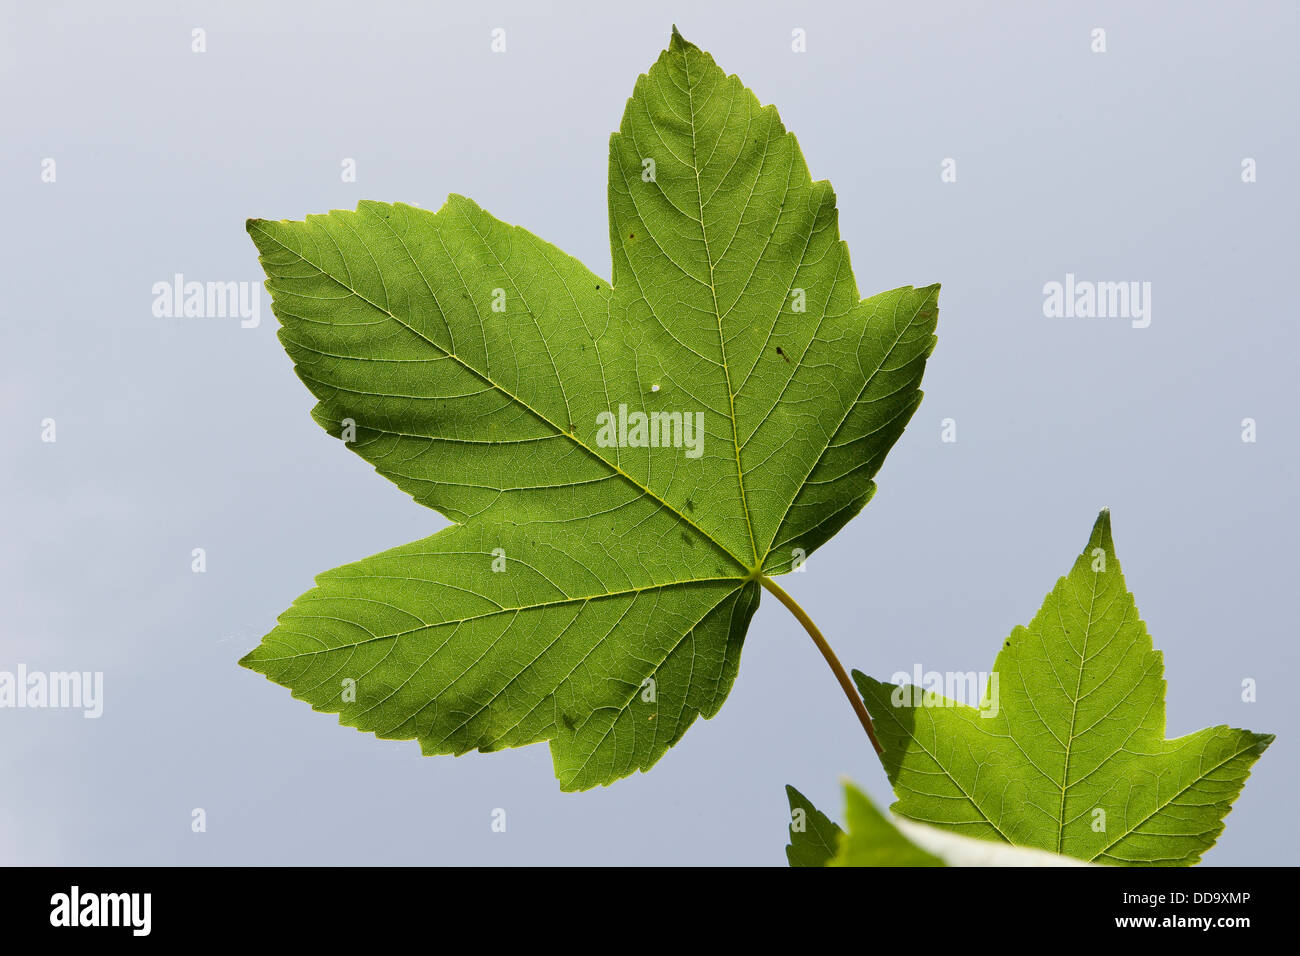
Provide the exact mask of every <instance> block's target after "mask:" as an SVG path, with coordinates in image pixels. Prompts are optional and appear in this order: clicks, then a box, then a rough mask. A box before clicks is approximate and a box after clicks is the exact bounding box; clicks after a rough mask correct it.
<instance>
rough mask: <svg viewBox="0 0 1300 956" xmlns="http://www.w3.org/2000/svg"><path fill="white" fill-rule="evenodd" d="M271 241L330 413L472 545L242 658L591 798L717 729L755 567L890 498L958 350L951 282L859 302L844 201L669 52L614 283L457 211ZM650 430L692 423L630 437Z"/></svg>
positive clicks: (450, 544) (612, 161)
mask: <svg viewBox="0 0 1300 956" xmlns="http://www.w3.org/2000/svg"><path fill="white" fill-rule="evenodd" d="M248 231H249V234H250V235H251V237H252V239H253V241H254V243H255V244H256V245H257V249H258V252H259V253H260V256H261V261H262V264H263V267H264V268H265V270H266V273H267V276H268V281H267V287H268V289H269V290H270V292H271V297H272V305H273V308H274V311H275V315H276V317H277V318H278V319H279V321H280V323H281V326H282V327H281V329H280V339H281V341H282V342H283V344H284V346H285V349H286V350H287V351H288V352H289V354H290V356H291V357H292V359H293V361H294V366H295V369H296V371H297V373H298V375H299V377H300V378H301V379H302V381H303V382H304V383H305V384H306V386H307V387H308V389H310V390H311V392H312V394H313V395H314V396H315V397H316V399H317V400H318V403H317V405H316V406H315V409H314V410H313V416H314V417H315V419H316V421H317V422H319V423H320V424H321V425H322V427H324V428H325V429H326V430H327V431H328V432H329V433H330V434H331V435H334V436H337V437H340V438H343V439H344V440H345V441H347V443H348V447H349V448H350V449H351V450H352V451H354V452H356V453H357V454H358V455H360V456H361V457H362V458H364V459H365V460H366V461H368V462H370V463H371V464H372V465H374V467H375V468H376V470H377V471H379V473H380V474H382V475H384V476H385V477H387V478H389V479H390V480H391V481H393V482H394V483H395V484H396V485H397V486H398V487H399V488H401V489H403V490H404V491H406V492H408V493H409V494H411V495H412V496H413V497H414V498H415V499H416V500H417V501H418V502H420V503H421V504H424V505H427V506H428V507H430V508H434V509H437V510H438V511H440V512H441V513H443V514H445V515H447V516H448V517H449V518H451V519H452V520H453V521H455V522H459V524H457V525H456V526H454V527H452V528H449V529H447V530H444V531H442V532H440V533H438V534H435V535H433V536H431V537H427V538H424V539H423V540H420V541H416V542H414V543H412V544H407V545H404V546H402V547H399V548H394V549H393V550H390V551H386V552H384V553H382V554H379V555H375V556H373V557H369V558H366V559H364V560H362V561H358V562H356V563H354V564H350V565H347V566H345V567H342V568H337V569H335V570H333V571H329V572H327V573H325V574H322V575H320V576H319V577H318V579H317V587H316V588H315V589H313V590H311V591H308V592H307V593H306V594H304V595H302V596H300V597H299V598H298V599H297V600H296V601H295V602H294V604H293V606H292V607H291V608H290V609H289V610H287V611H286V612H285V613H284V614H283V615H281V618H280V621H279V624H278V626H277V627H276V628H275V629H274V630H273V631H271V633H269V634H268V635H267V636H266V637H265V638H264V639H263V642H262V644H261V645H260V646H259V647H257V648H256V649H254V650H253V651H252V652H251V653H250V654H248V655H247V656H246V657H245V658H244V659H243V660H242V661H241V663H242V664H244V666H246V667H249V668H252V669H253V670H255V671H258V672H259V673H262V674H264V675H266V676H267V677H268V678H270V679H271V680H273V681H275V682H276V683H279V684H282V685H284V686H286V687H288V688H290V689H291V690H292V692H293V694H294V696H296V697H299V698H301V699H303V700H306V701H307V702H309V703H310V704H311V706H312V707H313V708H315V709H317V710H321V711H326V712H329V713H336V714H338V715H339V720H340V722H341V723H343V724H346V725H348V726H353V727H356V728H358V729H360V730H364V731H368V732H372V733H374V734H376V735H377V736H379V737H383V738H390V739H411V738H414V739H417V740H419V742H420V745H421V748H422V749H423V751H424V752H425V753H428V754H435V753H436V754H460V753H465V752H467V751H471V750H480V751H490V750H499V749H501V748H504V747H517V746H523V745H525V744H531V743H536V742H540V741H549V742H550V745H551V752H552V756H553V758H554V763H555V772H556V775H557V777H558V778H559V780H560V784H561V786H562V787H563V788H564V789H566V790H581V789H586V788H588V787H593V786H596V785H598V784H607V783H610V782H611V781H613V780H616V779H618V778H620V777H623V776H626V775H627V774H629V773H632V772H634V771H636V770H638V769H640V770H645V769H647V768H649V767H650V766H651V765H652V764H653V763H654V762H655V761H656V760H658V759H659V758H660V757H661V756H662V755H663V754H664V753H665V751H666V750H667V749H668V748H669V747H671V746H672V745H673V744H675V743H676V742H677V741H678V740H679V739H680V738H681V736H682V735H683V734H684V733H685V732H686V730H687V728H688V727H689V726H690V725H691V723H692V722H693V721H694V720H695V718H696V717H697V716H703V717H706V718H707V717H711V716H713V715H714V714H715V713H717V711H718V709H719V708H720V707H721V706H722V703H723V701H724V699H725V698H726V696H727V693H728V691H729V690H730V688H731V684H732V682H733V680H734V679H735V676H736V669H737V666H738V663H739V657H740V649H741V645H742V643H743V640H744V636H745V632H746V628H747V627H748V623H749V620H750V617H751V616H752V615H753V613H754V611H755V609H756V608H757V606H758V596H759V587H760V586H759V583H758V580H759V577H760V576H761V575H763V574H781V573H784V572H786V571H788V570H789V569H790V567H791V565H792V562H793V561H794V560H795V558H796V556H797V555H798V554H800V553H802V555H805V556H806V555H809V554H811V553H812V552H813V551H814V550H815V549H816V548H817V547H818V546H820V545H821V544H822V543H824V542H825V541H826V540H827V539H829V538H830V537H831V536H832V535H833V534H834V533H835V532H836V531H838V530H839V529H840V528H841V527H842V526H843V525H844V523H845V522H846V521H848V520H849V519H850V518H851V517H852V516H853V515H854V514H856V513H857V512H858V511H859V510H860V509H861V508H862V507H863V505H865V504H866V502H867V501H868V499H870V498H871V496H872V494H873V493H874V491H875V483H874V481H873V478H874V476H875V474H876V472H877V471H878V469H879V468H880V465H881V463H882V461H883V460H884V457H885V455H886V453H887V452H888V451H889V449H890V448H891V447H892V446H893V444H894V442H895V441H896V440H897V439H898V437H899V435H900V434H901V433H902V430H903V427H904V426H905V425H906V424H907V422H908V420H909V419H910V418H911V415H912V413H913V412H914V411H915V410H916V407H917V404H918V403H919V402H920V400H921V393H920V391H919V388H918V386H919V383H920V379H921V374H922V371H923V370H924V367H925V362H926V358H927V357H928V356H929V354H930V351H931V349H932V348H933V346H934V329H935V320H936V315H937V312H938V309H937V304H936V302H937V296H938V287H937V286H932V287H929V288H924V289H913V288H910V287H907V288H901V289H896V290H894V291H892V292H885V293H882V294H880V295H877V296H873V297H871V298H868V299H862V298H861V297H860V295H859V293H858V287H857V283H856V281H855V280H854V277H853V271H852V268H851V266H850V263H849V254H848V249H847V247H846V246H845V244H844V242H843V241H842V240H841V239H840V236H839V228H838V214H837V212H836V208H835V196H834V193H833V192H832V190H831V188H830V186H829V184H827V183H826V182H817V181H814V180H813V179H812V177H811V175H810V174H809V172H808V167H807V165H806V164H805V162H804V158H803V155H802V153H801V152H800V150H799V146H798V143H797V142H796V141H795V138H794V136H793V135H791V134H790V133H789V132H787V131H786V129H785V127H784V126H783V125H782V123H781V120H780V118H779V117H778V116H777V113H776V110H775V109H773V108H772V107H770V106H768V107H764V106H761V105H760V104H759V102H758V100H757V99H756V98H755V97H754V95H753V94H752V93H751V92H750V91H749V90H747V89H745V87H744V86H743V85H742V84H741V82H740V81H739V80H738V79H737V78H736V77H734V76H727V75H726V74H725V73H724V72H723V71H722V70H721V69H719V68H718V66H717V64H715V63H714V62H713V59H712V57H710V56H709V55H708V54H707V53H704V52H702V51H701V50H700V49H699V48H698V47H696V46H694V45H693V44H691V43H688V42H686V41H685V40H684V39H683V38H682V37H681V35H680V34H678V33H676V32H675V31H674V34H673V37H672V40H671V42H670V45H669V48H668V50H666V51H665V52H664V53H663V54H662V55H661V56H660V57H659V60H658V62H657V63H655V65H654V66H653V67H652V68H651V69H650V71H649V73H648V74H646V75H643V76H641V77H640V78H639V79H638V80H637V83H636V87H635V89H634V91H633V94H632V97H631V98H630V99H629V100H628V102H627V107H626V110H625V112H624V116H623V120H622V123H621V125H620V127H619V130H618V132H617V133H615V134H614V135H613V137H612V138H611V139H610V149H609V235H610V242H611V252H612V255H613V283H612V285H611V283H610V282H608V281H606V280H605V279H602V278H601V277H599V276H597V275H596V274H594V273H593V272H591V271H590V270H589V269H587V268H586V267H585V266H584V265H582V264H581V263H580V262H578V261H577V260H575V259H573V258H572V257H570V256H568V255H566V254H565V253H563V252H561V251H560V250H559V249H557V248H556V247H555V246H553V245H551V244H549V243H547V242H545V241H543V240H541V239H539V238H538V237H536V236H535V235H533V234H532V233H529V232H527V231H525V230H524V229H521V228H519V227H516V226H511V225H508V224H506V223H504V222H502V221H501V220H499V219H497V218H495V217H493V216H492V215H490V214H489V213H487V212H486V211H484V210H483V209H482V208H480V207H479V206H478V205H476V204H475V203H474V202H472V201H470V200H468V199H465V198H463V197H459V196H452V197H451V198H449V199H448V201H447V203H446V205H445V206H443V208H442V209H441V210H439V211H438V212H436V213H434V212H429V211H426V210H423V209H417V208H415V207H412V206H407V205H402V204H396V205H388V204H385V203H377V202H362V203H361V204H360V205H359V206H358V208H357V209H356V211H355V212H344V211H335V212H331V213H330V214H328V215H323V216H309V217H307V219H306V221H305V222H289V221H279V222H272V221H266V220H256V219H255V220H250V221H249V223H248ZM624 411H626V412H627V413H628V414H629V415H630V414H638V415H650V414H661V415H665V416H673V415H676V416H677V419H676V424H675V427H674V424H673V422H672V420H671V418H666V419H664V421H665V422H667V424H665V425H664V426H663V429H667V430H668V431H667V433H666V434H665V436H664V437H665V439H667V440H665V441H663V442H660V443H659V444H653V443H650V442H641V441H639V440H636V439H634V437H633V434H634V433H633V432H632V431H631V430H630V429H628V428H626V427H620V428H619V429H618V432H619V436H618V437H619V440H618V441H613V442H611V441H608V440H606V439H608V438H609V437H610V435H609V433H608V431H606V430H605V428H606V425H607V424H608V419H605V420H604V422H603V421H602V416H614V417H616V418H618V419H621V420H624V421H626V419H624V417H623V413H624ZM696 416H698V418H697V417H696ZM688 421H689V422H690V423H691V424H694V422H695V421H699V422H701V425H700V427H699V429H698V430H695V431H694V436H693V437H695V438H698V439H700V442H701V444H699V445H698V447H695V446H693V445H691V444H690V443H689V442H687V441H686V440H685V435H684V427H685V424H686V423H687V422H688ZM661 430H662V429H658V430H657V431H661ZM669 435H671V436H672V437H671V438H669V437H668V436H669ZM641 437H643V438H644V437H646V436H644V435H643V436H641Z"/></svg>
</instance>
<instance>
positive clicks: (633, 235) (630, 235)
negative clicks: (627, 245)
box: [627, 232, 636, 239]
mask: <svg viewBox="0 0 1300 956" xmlns="http://www.w3.org/2000/svg"><path fill="white" fill-rule="evenodd" d="M627 237H628V238H629V239H635V238H636V233H635V232H630V233H628V236H627Z"/></svg>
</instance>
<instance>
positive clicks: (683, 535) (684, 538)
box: [682, 531, 691, 544]
mask: <svg viewBox="0 0 1300 956" xmlns="http://www.w3.org/2000/svg"><path fill="white" fill-rule="evenodd" d="M682 540H683V541H685V542H686V543H687V544H690V543H691V536H690V535H689V534H687V533H686V532H685V531H683V532H682Z"/></svg>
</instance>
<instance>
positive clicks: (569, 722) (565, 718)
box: [560, 714, 574, 730]
mask: <svg viewBox="0 0 1300 956" xmlns="http://www.w3.org/2000/svg"><path fill="white" fill-rule="evenodd" d="M560 722H561V723H563V724H564V726H565V727H567V728H568V729H569V730H572V729H573V726H574V724H573V718H572V717H570V716H569V715H568V714H560Z"/></svg>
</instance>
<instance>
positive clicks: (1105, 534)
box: [1088, 508, 1114, 552]
mask: <svg viewBox="0 0 1300 956" xmlns="http://www.w3.org/2000/svg"><path fill="white" fill-rule="evenodd" d="M1113 543H1114V542H1113V540H1112V538H1111V533H1110V509H1109V508H1102V509H1101V512H1100V513H1099V514H1098V515H1097V520H1096V521H1095V522H1094V523H1093V526H1092V534H1091V535H1090V536H1089V537H1088V550H1089V551H1091V550H1092V549H1093V548H1105V549H1106V550H1107V551H1108V552H1109V551H1111V550H1113V549H1112V545H1113Z"/></svg>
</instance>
